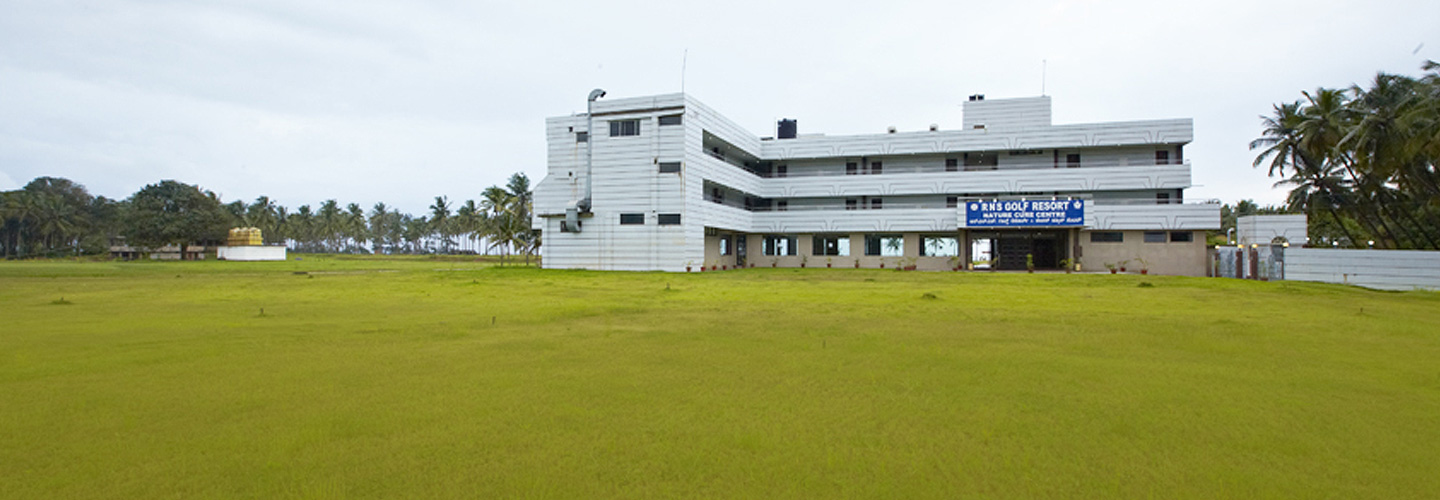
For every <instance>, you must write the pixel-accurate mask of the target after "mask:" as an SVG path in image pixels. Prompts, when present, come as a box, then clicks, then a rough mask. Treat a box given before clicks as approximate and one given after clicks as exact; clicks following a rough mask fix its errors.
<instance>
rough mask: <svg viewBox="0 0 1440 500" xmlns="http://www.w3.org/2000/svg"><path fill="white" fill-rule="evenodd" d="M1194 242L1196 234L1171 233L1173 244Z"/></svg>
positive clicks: (1186, 232) (1185, 232) (1187, 232)
mask: <svg viewBox="0 0 1440 500" xmlns="http://www.w3.org/2000/svg"><path fill="white" fill-rule="evenodd" d="M1192 241H1195V233H1192V232H1190V231H1171V232H1170V242H1171V243H1189V242H1192Z"/></svg>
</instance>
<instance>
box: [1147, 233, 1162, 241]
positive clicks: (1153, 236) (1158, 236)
mask: <svg viewBox="0 0 1440 500" xmlns="http://www.w3.org/2000/svg"><path fill="white" fill-rule="evenodd" d="M1145 242H1146V243H1164V242H1165V232H1164V231H1145Z"/></svg>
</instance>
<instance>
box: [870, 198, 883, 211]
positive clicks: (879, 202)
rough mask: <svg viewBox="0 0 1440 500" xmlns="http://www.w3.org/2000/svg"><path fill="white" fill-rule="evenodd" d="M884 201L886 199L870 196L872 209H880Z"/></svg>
mask: <svg viewBox="0 0 1440 500" xmlns="http://www.w3.org/2000/svg"><path fill="white" fill-rule="evenodd" d="M884 202H885V200H882V199H880V198H870V209H871V210H879V209H880V207H881V205H883V204H884Z"/></svg>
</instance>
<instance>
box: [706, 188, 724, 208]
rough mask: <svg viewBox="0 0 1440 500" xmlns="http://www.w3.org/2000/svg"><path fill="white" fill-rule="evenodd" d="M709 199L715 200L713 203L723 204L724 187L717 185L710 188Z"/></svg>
mask: <svg viewBox="0 0 1440 500" xmlns="http://www.w3.org/2000/svg"><path fill="white" fill-rule="evenodd" d="M710 201H713V202H715V203H721V204H724V203H725V190H724V189H720V188H718V187H715V188H710Z"/></svg>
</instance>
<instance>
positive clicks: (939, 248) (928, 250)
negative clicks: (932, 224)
mask: <svg viewBox="0 0 1440 500" xmlns="http://www.w3.org/2000/svg"><path fill="white" fill-rule="evenodd" d="M920 255H923V256H926V257H958V256H960V243H959V242H958V241H956V240H955V237H954V236H925V237H922V238H921V239H920Z"/></svg>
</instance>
